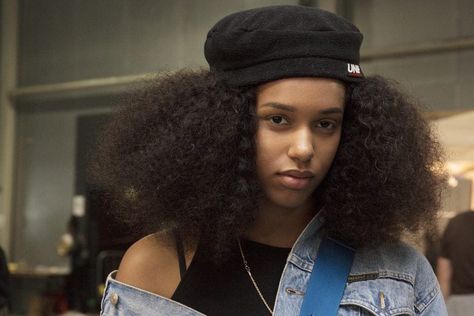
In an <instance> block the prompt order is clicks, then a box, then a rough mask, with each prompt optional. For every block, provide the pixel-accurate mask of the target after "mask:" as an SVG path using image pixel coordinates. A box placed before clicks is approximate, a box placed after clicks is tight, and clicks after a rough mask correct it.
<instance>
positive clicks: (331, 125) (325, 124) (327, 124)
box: [317, 121, 336, 129]
mask: <svg viewBox="0 0 474 316" xmlns="http://www.w3.org/2000/svg"><path fill="white" fill-rule="evenodd" d="M317 126H318V127H321V128H324V129H334V128H335V127H336V124H335V123H333V122H331V121H321V122H319V123H318V125H317Z"/></svg>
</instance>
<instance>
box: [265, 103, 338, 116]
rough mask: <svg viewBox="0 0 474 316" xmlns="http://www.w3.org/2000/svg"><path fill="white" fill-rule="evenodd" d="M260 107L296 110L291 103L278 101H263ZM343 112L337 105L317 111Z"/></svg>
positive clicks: (327, 112)
mask: <svg viewBox="0 0 474 316" xmlns="http://www.w3.org/2000/svg"><path fill="white" fill-rule="evenodd" d="M262 107H272V108H274V109H279V110H283V111H288V112H296V109H295V108H294V107H292V106H291V105H286V104H283V103H278V102H269V103H265V104H264V105H262ZM343 112H344V111H343V110H342V109H341V108H339V107H332V108H327V109H323V110H321V111H319V113H320V114H334V113H336V114H338V113H340V114H342V113H343Z"/></svg>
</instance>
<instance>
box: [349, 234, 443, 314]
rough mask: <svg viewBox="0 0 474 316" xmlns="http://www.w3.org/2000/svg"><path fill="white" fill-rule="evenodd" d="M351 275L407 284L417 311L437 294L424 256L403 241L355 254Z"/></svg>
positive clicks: (434, 280) (427, 304)
mask: <svg viewBox="0 0 474 316" xmlns="http://www.w3.org/2000/svg"><path fill="white" fill-rule="evenodd" d="M351 275H355V276H363V275H369V276H370V277H371V278H376V279H379V280H384V279H386V280H392V281H398V282H397V283H398V284H399V285H400V284H401V283H403V284H407V285H409V287H410V288H411V289H412V291H413V294H414V298H415V301H414V302H413V303H414V304H415V306H416V307H417V309H418V310H419V311H422V310H423V309H424V308H426V307H427V306H429V305H430V303H431V302H432V301H434V300H435V298H436V297H437V296H439V295H440V290H439V285H438V282H437V279H436V276H435V274H434V271H433V269H432V267H431V265H430V264H429V262H428V260H427V259H426V257H425V256H424V255H423V254H421V253H420V252H419V251H418V250H416V249H414V248H413V247H411V246H409V245H407V244H406V243H404V242H397V243H390V244H382V245H379V246H377V247H372V248H366V249H362V250H360V251H358V252H357V253H356V256H355V258H354V265H353V267H352V271H351ZM355 279H357V277H356V278H355ZM399 282H401V283H399ZM399 285H396V284H395V283H394V284H393V287H395V288H397V287H398V286H399Z"/></svg>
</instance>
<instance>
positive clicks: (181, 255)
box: [173, 229, 186, 280]
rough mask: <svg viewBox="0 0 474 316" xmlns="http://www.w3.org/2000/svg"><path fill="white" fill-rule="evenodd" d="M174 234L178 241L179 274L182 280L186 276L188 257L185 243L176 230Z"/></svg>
mask: <svg viewBox="0 0 474 316" xmlns="http://www.w3.org/2000/svg"><path fill="white" fill-rule="evenodd" d="M173 234H174V238H175V241H176V253H177V254H178V262H179V274H180V277H181V280H182V279H183V276H184V274H185V273H186V257H185V255H184V247H183V241H182V240H181V238H180V236H179V234H178V231H177V230H176V229H174V230H173Z"/></svg>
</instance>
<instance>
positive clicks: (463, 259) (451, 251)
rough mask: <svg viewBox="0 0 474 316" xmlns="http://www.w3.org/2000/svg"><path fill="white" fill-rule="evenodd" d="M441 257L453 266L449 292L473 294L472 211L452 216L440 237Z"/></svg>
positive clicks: (473, 245) (473, 217) (473, 249)
mask: <svg viewBox="0 0 474 316" xmlns="http://www.w3.org/2000/svg"><path fill="white" fill-rule="evenodd" d="M440 255H441V256H442V257H445V258H448V259H449V260H450V261H451V265H452V267H453V276H452V280H451V294H474V212H473V211H467V212H464V213H461V214H459V215H457V216H456V217H454V218H452V219H451V220H450V221H449V223H448V226H447V227H446V230H445V231H444V234H443V238H442V239H441V253H440Z"/></svg>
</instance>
